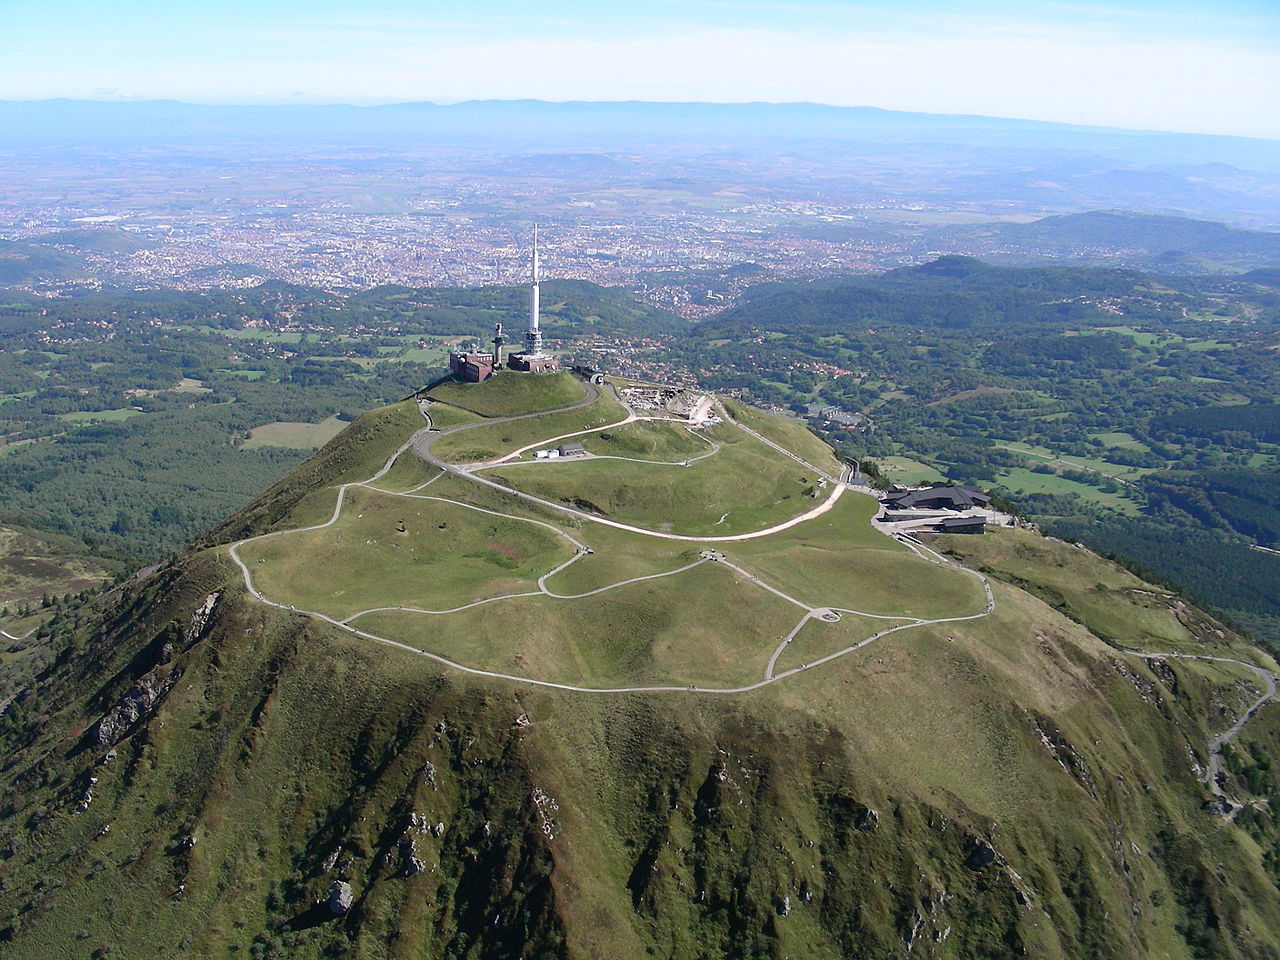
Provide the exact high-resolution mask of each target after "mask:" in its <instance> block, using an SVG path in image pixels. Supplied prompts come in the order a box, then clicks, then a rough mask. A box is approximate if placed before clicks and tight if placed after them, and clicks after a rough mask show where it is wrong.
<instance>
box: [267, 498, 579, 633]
mask: <svg viewBox="0 0 1280 960" xmlns="http://www.w3.org/2000/svg"><path fill="white" fill-rule="evenodd" d="M575 552H576V550H575V548H574V547H573V546H572V544H570V543H569V542H568V541H567V540H565V539H564V538H562V537H558V536H556V535H555V534H554V533H552V532H551V531H549V530H546V529H545V528H543V527H540V526H538V525H536V524H532V523H528V522H526V521H523V520H513V519H508V518H504V517H494V516H490V515H488V514H483V513H479V512H478V511H475V510H470V509H468V508H466V507H463V506H459V505H457V504H449V503H439V502H437V501H432V500H421V499H413V500H410V499H407V498H403V497H394V496H389V495H386V494H380V493H376V492H374V491H371V490H366V489H362V488H359V487H356V488H352V489H351V490H350V491H348V493H347V504H346V508H345V509H344V510H343V512H342V516H341V517H340V518H339V520H338V522H337V523H335V524H334V525H333V526H331V527H328V528H326V529H323V530H313V531H309V532H305V533H295V534H289V535H288V536H284V537H276V538H273V539H270V540H264V541H260V542H258V543H255V544H249V545H246V546H245V547H244V548H242V550H241V556H242V557H243V559H244V561H245V563H246V564H248V565H249V567H250V568H251V569H252V570H253V574H254V578H255V581H256V582H257V584H258V586H259V588H260V589H262V590H263V591H264V592H265V593H267V594H268V595H269V596H272V597H275V598H277V599H278V600H280V602H282V603H288V604H292V605H294V606H298V607H302V608H303V609H307V610H319V611H321V612H323V613H327V614H329V615H330V616H336V617H347V616H350V615H351V614H353V613H356V612H358V611H360V610H367V609H369V608H371V607H377V606H394V605H398V604H399V605H404V606H416V607H424V608H427V609H446V608H451V607H456V606H460V605H462V604H467V603H472V602H474V601H476V600H482V599H484V598H486V597H493V596H498V595H500V594H505V593H514V592H520V591H523V590H536V589H537V586H536V584H535V583H534V581H536V579H537V578H538V577H539V576H541V575H542V574H544V573H547V572H549V571H550V570H551V569H552V568H553V567H555V566H556V565H558V564H560V563H563V562H564V561H565V560H568V559H569V558H570V557H572V556H573V555H574V553H575ZM321 570H341V571H342V572H343V573H342V576H341V577H337V578H335V577H325V576H318V575H317V572H318V571H321Z"/></svg>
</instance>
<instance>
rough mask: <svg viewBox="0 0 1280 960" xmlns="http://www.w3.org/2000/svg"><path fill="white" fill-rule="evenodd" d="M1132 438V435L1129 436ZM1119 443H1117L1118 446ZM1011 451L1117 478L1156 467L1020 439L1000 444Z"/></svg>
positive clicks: (1134, 476) (1139, 474)
mask: <svg viewBox="0 0 1280 960" xmlns="http://www.w3.org/2000/svg"><path fill="white" fill-rule="evenodd" d="M1106 436H1117V437H1127V436H1129V435H1128V434H1114V435H1113V434H1107V435H1106ZM1129 439H1130V440H1132V439H1133V438H1132V437H1129ZM1118 445H1119V444H1117V446H1118ZM998 446H1000V447H1002V448H1003V449H1005V450H1008V451H1010V452H1011V453H1018V454H1021V455H1022V456H1024V457H1026V458H1028V459H1029V460H1031V461H1033V462H1034V461H1040V462H1042V463H1051V464H1053V465H1054V466H1057V467H1059V468H1062V467H1067V468H1075V469H1077V470H1091V471H1093V472H1095V473H1100V474H1102V475H1103V476H1107V477H1114V478H1115V479H1117V480H1130V481H1132V480H1137V479H1140V478H1142V477H1144V476H1146V475H1147V474H1148V473H1151V472H1152V471H1153V470H1154V469H1155V468H1154V467H1130V466H1126V465H1125V464H1119V463H1111V462H1110V461H1109V460H1103V459H1100V458H1097V457H1077V456H1075V455H1074V454H1059V453H1055V452H1054V451H1052V450H1050V449H1048V448H1047V447H1039V446H1035V445H1033V444H1030V443H1022V442H1018V441H1010V442H1007V443H1001V444H998Z"/></svg>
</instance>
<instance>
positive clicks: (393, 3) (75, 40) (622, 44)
mask: <svg viewBox="0 0 1280 960" xmlns="http://www.w3.org/2000/svg"><path fill="white" fill-rule="evenodd" d="M8 20H9V23H10V29H9V35H10V37H11V46H10V49H9V50H8V51H7V64H6V66H7V68H8V69H7V70H6V71H5V72H4V75H3V76H2V77H0V99H6V100H45V99H55V98H68V99H101V100H108V101H110V100H124V101H131V100H139V99H141V100H153V99H161V100H179V101H185V102H191V103H198V104H201V103H202V104H227V105H232V104H253V105H261V104H281V105H283V104H288V103H310V104H320V103H324V104H333V103H350V104H353V105H372V104H374V103H403V102H420V101H430V102H435V103H444V104H448V103H458V102H464V101H470V100H493V99H526V98H531V99H540V100H546V101H549V102H565V101H575V100H588V101H619V100H622V101H626V100H640V101H651V102H706V103H740V102H769V103H791V102H813V103H822V104H829V105H832V106H862V105H870V106H875V107H878V108H880V109H886V110H895V111H906V112H923V113H934V114H950V115H956V114H959V115H977V116H989V117H1009V118H1022V119H1028V120H1041V121H1047V122H1055V123H1069V124H1077V125H1086V126H1103V127H1115V128H1120V129H1126V130H1159V131H1168V132H1183V133H1206V134H1220V135H1232V136H1247V137H1257V138H1264V139H1278V138H1280V114H1277V112H1276V111H1275V109H1274V104H1275V103H1277V102H1280V70H1277V68H1276V64H1277V63H1280V9H1277V7H1276V5H1275V4H1273V3H1269V2H1265V0H1227V2H1225V3H1222V4H1219V5H1217V6H1215V7H1214V8H1213V9H1212V10H1208V9H1206V8H1204V7H1203V5H1202V4H1198V3H1195V2H1192V0H1171V2H1165V3H1156V2H1153V0H1118V2H1115V3H1104V2H1099V0H1076V2H1036V3H1013V2H1004V0H996V2H988V3H981V4H979V3H974V2H969V3H960V4H955V3H951V4H947V3H942V2H938V0H909V2H907V3H904V4H896V5H888V4H884V3H864V4H854V5H848V4H843V3H836V2H832V0H811V2H805V3H776V2H768V0H738V2H734V3H727V2H721V0H696V2H689V3H675V2H674V0H655V2H653V3H649V4H646V5H644V7H643V8H639V9H635V8H625V9H619V8H613V7H611V6H609V5H603V6H602V5H600V4H588V3H586V2H584V0H547V2H546V3H543V4H540V5H538V6H537V7H536V8H531V7H528V6H526V5H522V4H517V3H515V2H514V0H493V2H489V3H486V4H484V5H483V6H481V7H479V8H475V9H468V10H465V11H459V10H457V9H456V8H454V7H452V6H448V7H446V6H445V5H444V4H440V3H425V4H423V3H410V2H409V0H370V2H368V3H364V4H361V5H359V6H358V7H357V6H356V5H354V4H351V3H348V2H346V0H329V2H321V3H309V4H301V3H300V2H298V0H267V2H255V3H251V2H249V0H225V2H221V3H218V4H212V3H209V2H207V0H197V2H194V3H192V4H188V5H184V6H183V7H181V8H173V7H172V6H169V5H162V4H160V3H159V2H158V0H139V2H135V3H131V4H129V5H128V8H127V9H120V8H118V7H104V6H103V5H101V4H96V3H91V2H89V0H68V2H67V3H64V4H60V5H59V6H58V8H57V9H52V8H44V7H38V6H37V5H25V6H24V7H22V8H21V9H17V10H14V11H10V12H9V17H8Z"/></svg>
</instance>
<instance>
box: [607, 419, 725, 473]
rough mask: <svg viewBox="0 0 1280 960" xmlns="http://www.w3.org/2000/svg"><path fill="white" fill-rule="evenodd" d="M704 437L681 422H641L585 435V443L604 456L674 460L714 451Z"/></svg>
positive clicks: (670, 461) (672, 461) (671, 461)
mask: <svg viewBox="0 0 1280 960" xmlns="http://www.w3.org/2000/svg"><path fill="white" fill-rule="evenodd" d="M606 435H607V436H606ZM702 437H703V434H694V433H693V432H691V431H690V430H689V429H688V428H687V427H685V426H683V425H682V424H680V423H675V422H672V423H665V422H658V421H639V422H636V423H628V424H626V425H624V426H621V427H618V428H617V429H616V430H606V431H604V433H603V434H601V433H594V434H591V435H589V436H586V437H583V438H582V444H583V446H584V447H586V448H587V452H588V453H594V454H596V455H597V456H601V457H635V458H637V459H641V460H662V461H665V462H668V463H674V462H679V461H681V460H687V459H689V458H690V457H700V456H702V455H703V454H705V453H709V452H711V450H712V446H711V444H710V443H708V442H707V441H706V440H705V439H703V438H702Z"/></svg>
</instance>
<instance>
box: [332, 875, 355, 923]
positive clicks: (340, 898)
mask: <svg viewBox="0 0 1280 960" xmlns="http://www.w3.org/2000/svg"><path fill="white" fill-rule="evenodd" d="M355 902H356V895H355V892H354V891H353V890H352V889H351V884H349V883H347V881H345V880H335V881H333V883H332V884H330V885H329V893H328V895H327V899H326V900H325V904H326V905H327V906H328V908H329V912H330V913H332V914H333V915H334V916H335V917H341V916H344V915H345V914H346V913H347V912H349V911H350V910H351V905H352V904H353V903H355Z"/></svg>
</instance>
